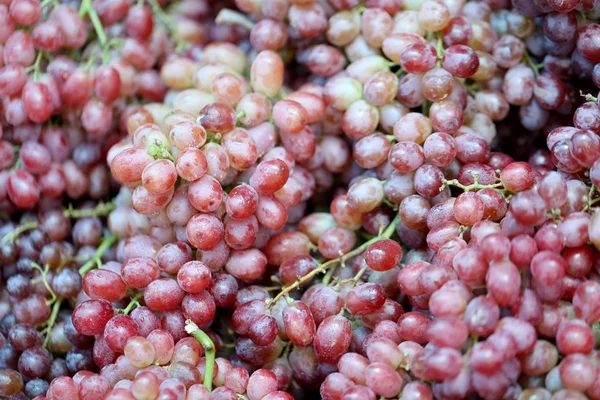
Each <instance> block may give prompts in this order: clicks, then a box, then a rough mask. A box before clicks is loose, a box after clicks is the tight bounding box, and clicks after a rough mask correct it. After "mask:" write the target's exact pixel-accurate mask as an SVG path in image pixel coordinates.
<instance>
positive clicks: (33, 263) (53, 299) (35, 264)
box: [31, 262, 58, 305]
mask: <svg viewBox="0 0 600 400" xmlns="http://www.w3.org/2000/svg"><path fill="white" fill-rule="evenodd" d="M31 266H32V267H33V268H34V269H36V270H38V271H39V272H40V274H41V275H42V283H43V284H44V286H45V287H46V290H47V291H48V292H49V293H50V295H51V296H52V298H51V299H50V300H46V304H47V305H51V304H53V303H54V302H56V299H58V297H57V296H56V293H54V290H52V288H51V287H50V284H49V283H48V279H46V275H47V274H48V271H49V270H50V266H49V265H48V264H46V267H45V268H44V269H42V267H41V266H40V265H39V264H38V263H35V262H32V263H31Z"/></svg>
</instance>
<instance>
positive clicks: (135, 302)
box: [121, 292, 144, 315]
mask: <svg viewBox="0 0 600 400" xmlns="http://www.w3.org/2000/svg"><path fill="white" fill-rule="evenodd" d="M143 295H144V292H139V293H136V294H134V295H133V296H132V297H131V301H130V302H129V304H128V305H127V307H125V308H124V309H123V310H122V311H121V313H122V314H124V315H127V314H129V313H130V312H131V311H132V310H133V309H134V308H136V307H139V306H140V303H139V302H138V300H139V299H140V298H141V297H142V296H143Z"/></svg>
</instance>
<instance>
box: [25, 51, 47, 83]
mask: <svg viewBox="0 0 600 400" xmlns="http://www.w3.org/2000/svg"><path fill="white" fill-rule="evenodd" d="M43 56H44V53H42V52H41V51H38V53H37V56H36V57H35V62H34V63H33V64H32V65H30V66H29V67H27V68H25V72H33V79H34V80H36V81H37V80H39V79H40V63H41V62H42V57H43Z"/></svg>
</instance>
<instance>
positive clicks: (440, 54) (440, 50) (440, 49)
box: [435, 32, 444, 68]
mask: <svg viewBox="0 0 600 400" xmlns="http://www.w3.org/2000/svg"><path fill="white" fill-rule="evenodd" d="M435 52H436V54H437V59H438V60H437V63H436V66H437V67H438V68H440V67H441V66H442V59H443V58H444V41H443V39H442V34H441V32H438V33H437V41H436V43H435Z"/></svg>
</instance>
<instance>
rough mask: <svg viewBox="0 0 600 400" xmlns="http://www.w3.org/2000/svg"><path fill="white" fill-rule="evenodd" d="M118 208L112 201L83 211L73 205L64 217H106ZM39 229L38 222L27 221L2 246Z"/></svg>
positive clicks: (2, 242)
mask: <svg viewBox="0 0 600 400" xmlns="http://www.w3.org/2000/svg"><path fill="white" fill-rule="evenodd" d="M115 208H116V206H115V203H114V202H113V201H110V202H108V203H104V202H100V203H98V205H97V206H96V207H94V208H85V209H82V210H76V209H74V208H73V205H72V204H69V206H68V207H67V208H65V209H64V210H63V215H64V216H65V217H67V218H75V219H77V218H85V217H104V216H107V215H108V214H110V213H111V212H112V211H113V210H114V209H115ZM37 227H38V223H37V221H26V222H23V223H22V224H21V225H19V226H17V227H16V228H15V229H14V230H13V231H12V232H9V233H7V234H6V235H4V236H3V237H2V239H0V246H1V245H3V244H4V243H6V242H13V241H14V240H15V239H17V238H18V237H19V235H21V234H22V233H23V232H26V231H28V230H31V229H35V228H37Z"/></svg>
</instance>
